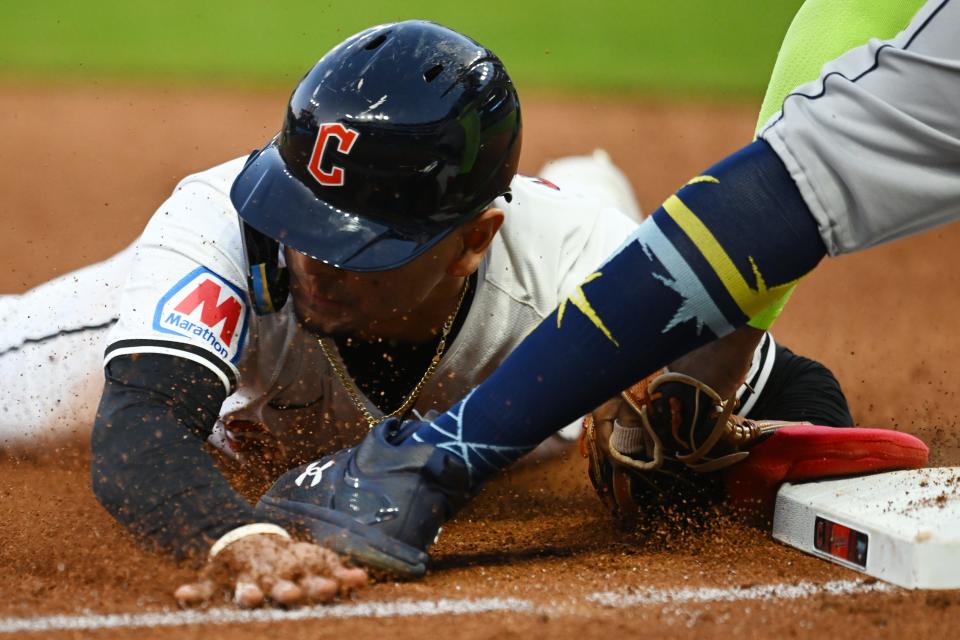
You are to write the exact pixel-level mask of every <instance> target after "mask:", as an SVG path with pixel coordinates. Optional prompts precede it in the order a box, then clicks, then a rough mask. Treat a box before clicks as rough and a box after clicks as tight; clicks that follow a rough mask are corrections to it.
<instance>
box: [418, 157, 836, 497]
mask: <svg viewBox="0 0 960 640" xmlns="http://www.w3.org/2000/svg"><path fill="white" fill-rule="evenodd" d="M824 253H825V251H824V246H823V242H822V241H821V239H820V235H819V233H818V230H817V226H816V223H815V221H814V219H813V217H812V216H811V215H810V212H809V210H808V209H807V207H806V205H805V204H804V202H803V199H802V198H801V196H800V193H799V192H798V191H797V188H796V185H795V184H794V183H793V181H792V179H791V178H790V175H789V174H788V173H787V170H786V169H785V168H784V166H783V164H782V163H781V162H780V160H779V158H777V156H776V155H775V154H774V153H773V151H772V150H771V149H770V147H769V146H768V145H767V144H766V143H765V142H763V141H758V142H754V143H753V144H751V145H749V146H747V147H745V148H744V149H742V150H741V151H739V152H737V153H735V154H733V155H732V156H730V157H728V158H727V159H725V160H723V161H722V162H720V163H718V164H717V165H715V166H714V167H711V168H710V169H709V170H708V171H707V172H705V173H704V174H703V175H701V176H698V177H697V178H694V179H693V180H691V181H690V182H689V183H687V184H686V185H685V186H684V187H683V188H682V189H681V190H680V191H678V192H677V193H676V194H675V195H673V196H671V197H670V198H668V199H667V201H666V202H665V203H664V205H663V206H662V207H660V208H659V209H657V211H656V212H654V214H653V215H652V216H651V217H650V218H648V219H647V220H646V221H645V222H644V223H643V224H642V225H641V226H640V227H639V228H638V229H637V231H636V232H635V233H634V235H633V236H632V237H631V238H630V239H629V240H628V242H626V243H625V244H624V245H623V247H622V248H621V249H620V250H619V252H618V253H616V254H615V255H614V256H612V257H611V258H610V259H609V260H608V262H607V263H606V264H604V265H602V266H601V267H600V268H599V269H598V270H597V271H596V272H594V273H593V274H591V275H590V276H589V277H587V278H586V279H585V280H584V281H583V282H582V283H581V284H580V286H578V287H577V288H576V289H575V290H574V291H573V292H572V293H571V294H570V296H569V297H568V298H567V299H566V300H564V301H563V302H561V304H560V305H559V307H558V308H557V310H556V311H555V312H554V313H553V314H552V315H551V316H549V317H548V318H547V319H546V320H545V321H544V322H542V323H541V324H540V326H539V327H537V329H535V330H534V331H533V332H531V333H530V335H529V336H527V338H526V339H525V340H524V341H523V342H522V343H521V344H520V345H519V346H518V347H517V348H516V349H515V350H514V351H513V353H512V354H511V355H510V356H509V357H508V358H507V360H506V361H504V363H503V364H502V365H501V366H500V367H499V368H498V369H497V370H496V371H495V372H494V373H493V374H492V375H491V376H490V378H488V379H487V380H486V381H485V382H484V383H483V384H481V385H480V386H478V387H477V388H476V389H474V390H473V391H472V392H471V393H470V394H469V395H468V396H467V397H466V398H464V399H463V400H462V401H460V402H459V403H457V404H456V405H455V406H454V407H453V408H451V409H450V410H449V411H447V412H446V413H444V414H441V415H440V416H439V417H437V418H436V419H434V420H433V421H431V422H429V423H424V425H423V426H422V427H421V428H420V429H418V430H417V431H416V432H415V434H414V436H413V438H412V440H413V441H416V442H431V443H433V444H435V445H437V446H439V447H440V448H442V449H445V450H447V451H449V452H451V453H452V454H454V455H457V456H459V457H461V458H462V459H463V460H464V461H465V462H466V463H467V466H468V468H469V469H470V472H471V476H472V477H473V478H474V480H475V481H476V482H478V483H479V482H482V481H483V480H484V479H486V478H487V477H489V476H490V475H492V474H493V473H495V472H496V471H497V470H499V469H502V468H504V467H506V466H508V465H509V464H511V463H512V462H513V461H514V460H516V459H517V458H519V457H520V456H522V455H524V454H525V453H527V452H528V451H530V450H531V449H533V448H534V447H535V446H536V445H537V444H539V443H540V442H542V441H543V440H544V439H546V438H547V437H549V436H550V434H551V433H553V432H554V431H556V430H557V429H558V428H560V427H562V426H564V425H566V424H569V423H570V422H571V421H573V420H575V419H576V418H577V417H578V416H580V415H583V414H584V413H586V412H588V411H590V410H591V409H592V408H593V407H595V406H597V405H599V404H600V403H602V402H603V401H604V400H606V399H607V398H609V397H611V396H613V395H615V394H616V393H618V392H619V391H620V390H621V389H624V388H626V387H628V386H629V385H630V384H632V383H633V382H635V381H637V380H639V379H641V378H642V377H643V376H645V375H647V374H649V373H650V372H651V371H654V370H656V369H659V368H660V367H663V366H665V365H667V364H669V363H670V362H671V361H673V360H675V359H676V358H678V357H679V356H681V355H683V354H685V353H687V352H689V351H692V350H693V349H695V348H697V347H699V346H701V345H703V344H705V343H707V342H710V341H712V340H714V339H716V338H718V337H721V336H724V335H726V334H728V333H730V332H732V331H733V330H734V329H736V328H737V327H739V326H741V325H743V324H744V323H746V322H747V321H748V320H749V318H750V317H751V316H753V315H755V314H756V313H758V312H760V311H762V310H763V309H764V308H766V307H767V306H768V305H770V304H771V303H772V302H774V301H775V300H776V299H778V298H779V297H781V296H782V295H783V293H784V292H785V291H787V290H788V289H789V288H790V287H792V286H793V285H794V284H795V283H796V281H797V280H798V279H799V278H800V277H801V276H803V275H804V274H805V273H807V272H808V271H810V270H811V269H813V268H814V266H816V264H817V263H818V262H819V261H820V259H821V258H822V257H823V255H824Z"/></svg>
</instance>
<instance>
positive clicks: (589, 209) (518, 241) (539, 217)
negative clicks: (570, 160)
mask: <svg viewBox="0 0 960 640" xmlns="http://www.w3.org/2000/svg"><path fill="white" fill-rule="evenodd" d="M510 189H511V195H510V198H509V200H507V199H505V198H501V199H499V200H497V202H496V203H495V206H498V207H499V208H501V209H503V211H504V223H503V228H502V230H501V235H502V236H503V238H504V239H505V240H507V241H508V242H510V243H511V244H514V245H516V246H517V247H518V248H520V249H521V250H522V249H523V248H526V249H528V250H529V251H530V252H531V255H536V256H542V255H543V254H544V251H546V252H551V251H552V252H563V251H570V250H575V249H576V248H577V247H578V246H582V245H583V244H584V243H585V242H586V241H587V239H588V238H589V237H590V236H591V235H595V234H600V235H604V234H609V235H611V236H616V237H617V238H618V239H622V237H623V235H624V233H623V232H624V231H625V230H626V231H630V230H632V229H634V228H635V227H636V223H635V222H633V221H631V220H630V219H629V218H627V217H626V216H625V215H624V214H623V213H621V212H619V211H618V210H616V209H614V208H611V207H610V206H607V205H606V204H605V203H601V202H598V201H597V200H595V199H593V198H591V197H590V196H589V195H588V194H587V193H584V192H582V191H577V190H576V189H574V188H568V187H566V186H564V185H561V184H557V183H554V182H551V181H550V180H547V179H545V178H540V177H537V176H525V175H517V176H516V177H515V178H514V179H513V182H512V183H511V185H510ZM618 242H619V240H618Z"/></svg>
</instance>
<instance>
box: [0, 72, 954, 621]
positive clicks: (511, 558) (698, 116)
mask: <svg viewBox="0 0 960 640" xmlns="http://www.w3.org/2000/svg"><path fill="white" fill-rule="evenodd" d="M284 98H285V96H284V95H281V94H273V95H241V94H231V93H208V94H204V93H197V92H191V93H189V94H181V93H167V92H162V91H154V92H145V91H133V90H120V89H108V88H99V87H92V88H89V89H86V90H79V89H69V90H67V89H33V88H23V87H5V88H0V112H2V113H3V114H4V117H3V118H2V119H0V136H2V139H3V141H4V144H3V146H2V147H0V171H2V176H3V189H2V191H0V212H2V215H0V292H4V293H12V292H19V291H23V290H25V289H26V288H28V287H30V286H32V285H34V284H37V283H39V282H41V281H43V280H44V279H47V278H50V277H52V276H55V275H57V274H60V273H64V272H65V271H68V270H70V269H73V268H76V267H79V266H81V265H84V264H87V263H89V262H91V261H94V260H99V259H102V258H105V257H107V256H109V255H111V254H112V253H114V252H116V251H117V250H119V249H121V248H122V247H124V246H126V245H127V244H128V243H129V242H131V241H132V240H133V239H134V238H135V237H136V235H137V233H138V232H139V230H140V229H141V228H142V227H143V225H144V223H145V222H146V220H147V218H148V217H149V216H150V214H151V213H152V212H153V210H154V208H155V207H156V206H157V205H158V204H159V203H160V202H161V201H162V200H163V198H164V197H165V196H166V194H167V193H169V191H170V189H171V188H172V187H173V186H174V184H175V183H176V182H177V180H178V179H179V178H180V177H182V176H183V175H185V174H186V173H189V172H191V171H195V170H199V169H202V168H205V167H207V166H210V165H212V164H215V163H218V162H221V161H223V160H226V159H229V158H232V157H235V156H239V155H242V154H244V153H246V152H247V151H249V149H250V148H252V147H254V146H257V145H259V144H261V143H262V141H264V140H266V139H267V138H268V137H269V136H270V135H271V134H272V132H273V130H274V128H275V127H276V126H278V125H279V122H280V118H281V116H282V108H283V103H284ZM524 115H525V123H526V133H525V149H524V157H523V162H522V168H523V170H524V171H526V172H534V171H535V170H536V168H537V167H538V166H539V165H540V164H541V163H542V162H543V161H544V160H546V159H547V158H550V157H554V156H558V155H564V154H570V153H579V152H586V151H589V150H591V149H592V148H594V147H596V146H603V147H605V148H607V149H608V151H609V152H610V154H611V156H612V157H613V158H614V159H615V160H616V161H617V162H618V164H620V165H621V166H622V167H623V168H624V170H625V171H626V173H627V174H628V176H629V177H630V179H631V180H632V182H633V184H634V186H635V187H636V189H637V192H638V194H639V197H640V201H641V203H642V205H643V206H644V208H645V209H646V210H652V209H653V208H655V207H656V206H657V204H658V203H659V201H660V200H661V199H662V198H664V197H665V196H666V195H668V194H669V193H671V192H672V191H673V190H674V189H675V188H676V187H677V185H679V184H681V183H682V182H683V181H685V180H686V179H687V178H688V177H689V176H691V175H693V174H695V173H696V172H698V171H700V170H701V169H703V168H704V167H705V166H707V165H708V164H709V162H710V160H711V159H714V158H716V157H718V156H719V155H721V154H723V153H724V152H727V151H731V150H733V149H735V148H736V147H738V146H740V145H741V144H743V143H745V142H746V141H748V140H749V138H750V134H751V131H752V127H753V121H754V118H755V112H754V109H753V108H747V107H714V106H705V105H690V104H686V105H685V104H681V105H673V104H637V105H623V104H613V103H611V102H609V101H601V100H582V101H578V102H576V103H573V102H571V101H567V102H562V101H557V100H553V99H549V98H546V97H540V98H536V97H535V98H529V97H528V99H527V100H526V103H525V114H524ZM958 248H960V226H958V225H955V226H953V227H949V228H946V229H943V230H939V231H934V232H932V233H929V234H926V235H924V236H922V237H919V238H916V239H913V240H911V241H908V242H904V243H901V244H898V245H895V246H891V247H885V248H881V249H878V250H875V251H872V252H868V253H866V254H864V255H860V256H854V257H849V258H842V259H839V260H836V261H831V262H830V263H828V264H825V265H823V266H822V267H821V268H820V269H819V270H818V271H817V272H816V273H815V274H813V275H812V276H810V277H809V278H808V279H807V280H805V281H804V283H803V285H802V286H801V287H800V289H799V291H798V292H797V294H796V295H795V296H794V299H793V301H792V302H791V304H790V306H789V307H788V310H787V312H786V314H785V315H784V317H783V318H782V319H781V321H780V322H779V324H778V325H777V327H776V332H775V333H776V335H777V338H778V339H779V340H780V341H781V342H783V343H785V344H787V345H789V346H791V347H792V348H794V349H795V350H798V351H800V352H802V353H804V354H807V355H810V356H812V357H816V358H819V359H821V360H823V361H824V362H826V363H827V364H828V365H829V366H830V367H831V368H833V370H834V371H835V372H836V374H837V375H838V377H839V378H840V380H841V382H842V383H843V384H844V386H845V388H846V390H847V392H848V396H849V398H850V401H851V404H852V406H853V411H854V416H855V418H856V420H857V422H858V423H859V424H862V425H867V426H877V427H889V428H897V429H901V430H903V431H907V432H910V433H914V434H917V435H920V436H921V437H922V438H924V439H925V440H926V441H927V443H928V444H929V445H930V448H931V461H932V463H934V464H938V465H944V464H952V465H960V441H958V437H957V436H958V433H960V410H958V404H960V399H958V397H957V390H956V387H955V382H956V381H958V380H960V341H958V340H957V339H956V337H955V334H954V330H955V327H956V326H958V322H957V319H956V316H957V312H958V310H960V297H958V295H957V293H956V292H957V290H958V289H960V287H958V285H960V251H958V250H957V249H958ZM2 383H3V384H15V381H9V380H6V381H2ZM87 460H88V454H87V452H86V447H85V445H84V444H83V443H72V444H67V445H65V446H64V447H62V448H61V449H58V450H51V451H47V452H45V453H44V454H43V455H38V456H34V457H30V458H27V459H24V458H19V459H11V458H2V459H0V638H2V637H3V636H4V635H10V634H13V635H18V636H23V637H51V638H53V637H104V638H113V637H118V638H119V637H127V636H130V635H134V634H136V635H137V636H138V637H141V638H172V637H187V638H194V637H196V638H200V637H203V638H204V639H205V640H213V639H215V638H221V637H224V638H226V637H230V638H235V637H238V638H248V637H249V638H253V637H261V636H264V635H267V634H269V635H271V636H275V637H323V638H326V637H337V638H351V639H353V638H357V639H361V638H367V637H375V636H376V637H391V638H398V639H399V638H414V637H417V638H420V637H428V636H431V635H432V636H436V637H448V636H450V635H452V634H453V632H454V631H453V629H455V632H456V634H457V635H458V636H459V637H460V638H462V640H474V639H475V638H488V637H490V638H492V637H498V638H499V637H515V638H529V637H541V636H546V635H548V634H549V635H550V636H552V637H556V638H578V639H583V638H592V637H606V638H609V637H613V636H615V635H628V636H639V635H649V636H655V637H658V638H674V637H678V638H679V637H703V638H713V637H717V638H720V637H731V636H736V637H738V638H760V637H764V638H766V637H786V636H797V637H814V636H817V637H830V638H864V637H890V638H894V637H903V636H906V635H908V634H910V635H912V636H913V637H918V638H919V637H924V638H926V637H931V638H932V637H955V635H956V629H957V628H958V626H960V592H909V591H904V590H899V589H893V588H888V587H886V586H885V585H882V584H880V583H873V582H871V581H866V582H863V581H862V578H861V577H860V576H859V575H858V574H855V573H853V572H850V571H847V570H845V569H841V568H839V567H836V566H833V565H829V564H826V563H823V562H821V561H819V560H816V559H813V558H810V557H807V556H804V555H803V554H801V553H799V552H796V551H794V550H792V549H789V548H786V547H783V546H781V545H779V544H776V543H774V542H772V541H771V540H770V539H769V538H768V535H767V533H766V532H765V531H763V530H761V529H757V528H753V527H750V526H747V525H744V524H741V523H737V522H735V521H732V520H730V519H728V518H723V517H717V518H712V519H707V520H705V521H701V522H673V521H671V522H653V523H649V524H648V525H647V526H644V527H642V529H641V530H640V531H639V532H635V533H632V534H629V535H626V534H623V533H621V532H619V531H617V530H616V529H615V528H614V527H613V526H612V525H611V523H610V522H609V521H608V519H607V518H606V516H605V513H604V512H603V510H602V508H601V506H600V503H599V501H597V500H596V498H595V497H594V496H593V494H592V492H591V490H590V489H589V486H588V482H587V480H586V475H585V473H584V467H583V461H582V460H580V459H579V458H578V457H576V456H570V457H568V458H566V459H562V460H559V461H555V462H551V463H549V464H544V465H540V466H536V465H534V466H529V467H527V468H524V469H519V470H515V471H513V472H511V473H509V474H508V475H507V476H506V477H504V478H503V479H501V480H500V481H499V482H497V483H496V484H495V485H494V486H492V487H490V488H489V490H488V491H486V492H485V494H484V495H483V496H481V498H480V499H478V500H477V501H476V502H475V503H474V504H472V505H471V507H470V508H469V510H468V511H467V512H465V513H463V514H462V515H461V516H460V517H458V518H457V520H456V521H455V522H453V523H451V524H450V525H449V526H448V527H446V528H445V529H444V533H443V536H442V537H441V540H440V543H439V544H438V546H437V547H436V548H435V554H434V556H435V564H434V566H433V570H432V571H431V573H430V574H429V575H428V576H427V578H426V579H424V580H422V581H420V582H417V583H392V582H388V583H381V584H377V585H374V586H373V587H372V588H370V589H368V590H366V591H364V592H363V593H362V594H360V595H359V596H358V597H357V598H356V599H355V600H354V601H353V602H351V603H347V604H344V605H340V606H338V607H334V608H333V609H329V610H310V611H307V612H305V613H302V614H300V615H301V619H295V618H294V616H293V615H292V614H293V613H295V612H275V613H276V619H274V620H267V619H266V618H262V617H261V618H257V617H251V618H243V619H240V618H236V617H231V615H233V614H229V613H223V612H219V613H218V612H217V611H212V612H207V613H206V614H204V615H206V616H207V617H200V618H197V619H196V620H194V624H192V625H189V626H182V624H183V623H184V622H188V621H189V620H186V619H184V618H178V617H176V616H177V615H179V614H177V613H176V608H175V605H174V602H173V600H172V598H171V595H170V594H171V592H172V589H173V588H174V587H175V586H176V585H177V584H178V582H179V581H181V580H183V579H187V578H189V577H190V576H191V572H190V570H189V569H187V568H184V567H177V566H174V565H172V564H171V563H169V562H168V561H166V560H164V559H163V558H159V557H156V556H153V555H151V554H150V553H148V552H146V551H143V550H141V549H140V548H138V547H137V546H136V545H135V544H133V543H132V542H131V540H130V539H129V538H128V537H127V536H126V534H125V533H124V532H123V531H122V530H121V529H120V527H119V526H117V525H115V524H114V523H113V521H112V520H111V519H110V518H109V517H108V516H107V515H106V513H105V512H103V511H102V510H101V509H100V508H99V506H98V505H97V504H96V502H95V501H94V499H93V497H92V495H91V493H90V490H89V487H88V484H89V482H88V472H87V469H86V464H87ZM143 612H147V613H155V614H158V615H157V617H155V618H122V619H121V618H104V617H99V618H95V617H92V616H93V614H111V613H121V614H139V613H143ZM165 612H170V613H165ZM55 614H66V615H70V616H74V618H70V619H57V620H58V621H57V622H51V621H50V620H49V619H42V618H40V617H39V616H49V615H55ZM12 618H17V619H20V620H25V621H26V622H23V623H16V624H15V621H13V622H12V621H11V619H12ZM44 620H46V621H44ZM18 624H19V626H17V625H18ZM164 625H166V626H164ZM138 627H143V628H138ZM11 637H12V635H11Z"/></svg>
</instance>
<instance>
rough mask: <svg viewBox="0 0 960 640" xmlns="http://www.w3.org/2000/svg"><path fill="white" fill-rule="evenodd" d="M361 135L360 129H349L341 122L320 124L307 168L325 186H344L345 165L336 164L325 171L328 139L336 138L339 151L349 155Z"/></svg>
mask: <svg viewBox="0 0 960 640" xmlns="http://www.w3.org/2000/svg"><path fill="white" fill-rule="evenodd" d="M359 137H360V132H359V131H354V130H353V129H348V128H346V127H345V126H343V125H342V124H340V123H339V122H325V123H323V124H321V125H320V131H319V132H318V133H317V142H316V143H315V144H314V145H313V153H312V154H311V155H310V164H308V165H307V170H308V171H309V172H310V175H312V176H313V177H314V178H315V179H316V181H317V182H319V183H320V184H322V185H323V186H325V187H342V186H343V182H344V178H345V174H344V171H343V167H338V166H336V165H334V166H332V167H331V168H330V171H324V170H323V169H322V168H321V167H322V165H323V154H324V153H326V150H327V141H328V140H329V139H330V138H336V140H337V151H339V152H340V153H342V154H343V155H349V154H350V150H351V149H353V143H355V142H356V141H357V138H359Z"/></svg>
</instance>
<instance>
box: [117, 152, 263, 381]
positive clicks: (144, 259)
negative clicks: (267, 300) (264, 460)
mask: <svg viewBox="0 0 960 640" xmlns="http://www.w3.org/2000/svg"><path fill="white" fill-rule="evenodd" d="M241 166H242V159H241V160H237V161H233V162H230V163H227V164H224V165H220V166H219V167H215V168H213V169H210V170H209V171H206V172H203V173H200V174H196V175H194V176H190V177H188V178H186V179H184V180H183V181H182V182H181V183H180V184H179V185H178V186H177V188H176V190H175V191H174V193H173V195H171V196H170V198H169V199H167V201H166V202H164V203H163V205H162V206H161V207H160V208H159V209H158V210H157V212H156V213H155V214H154V215H153V217H152V218H151V220H150V222H149V223H148V224H147V228H146V230H145V231H144V232H143V235H142V236H141V237H140V239H139V240H138V242H137V244H136V248H135V250H134V255H133V259H132V263H131V269H130V273H129V275H128V276H127V281H126V284H125V285H124V288H123V292H122V295H121V303H120V308H119V313H118V315H119V320H118V322H117V324H116V326H115V327H114V329H113V331H112V332H111V335H110V337H109V339H108V341H107V344H108V346H107V349H106V353H105V360H104V364H106V363H107V362H109V361H110V360H111V359H112V358H114V357H116V356H118V355H122V354H138V353H163V354H170V355H175V356H178V357H182V358H187V359H189V360H193V361H195V362H198V363H200V364H202V365H203V366H205V367H207V368H209V369H210V370H211V371H212V372H213V373H215V374H216V375H217V376H218V377H219V378H220V379H221V380H222V381H223V383H224V387H225V388H226V391H227V395H229V394H230V393H232V392H233V390H234V389H235V388H236V386H237V382H238V377H239V365H240V361H241V358H242V357H243V354H244V347H245V342H246V340H247V338H248V336H247V334H248V332H249V329H250V327H249V325H250V315H251V310H250V308H249V305H248V301H247V295H246V291H245V283H246V272H245V270H244V267H243V247H242V243H241V238H240V231H239V226H238V221H237V214H236V211H235V210H234V208H233V205H232V204H231V202H230V198H229V188H230V184H231V183H232V180H233V177H234V176H235V175H236V173H237V172H238V171H239V169H240V167H241Z"/></svg>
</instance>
